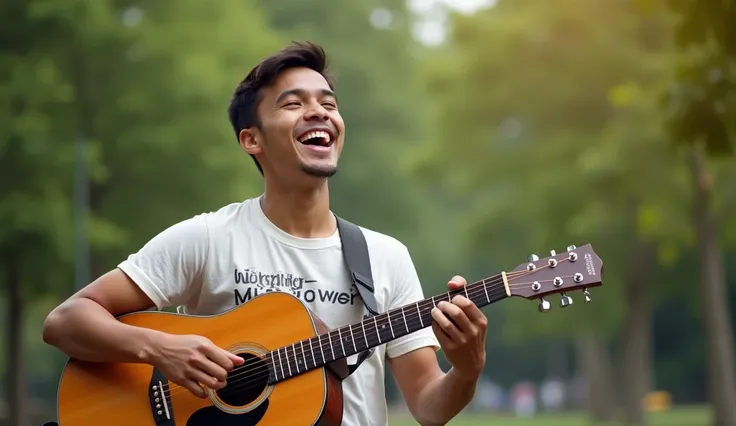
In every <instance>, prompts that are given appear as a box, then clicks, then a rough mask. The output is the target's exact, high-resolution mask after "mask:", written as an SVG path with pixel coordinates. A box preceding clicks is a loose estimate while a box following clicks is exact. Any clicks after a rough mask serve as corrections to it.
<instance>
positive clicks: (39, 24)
mask: <svg viewBox="0 0 736 426" xmlns="http://www.w3.org/2000/svg"><path fill="white" fill-rule="evenodd" d="M44 6H48V5H45V2H39V1H37V2H18V1H11V2H4V3H3V4H2V6H0V28H1V29H0V40H3V48H2V49H1V50H0V76H2V78H0V99H2V102H1V103H0V123H2V124H1V125H0V274H1V275H0V277H2V278H0V280H2V282H3V287H2V293H3V294H4V296H5V300H6V304H7V311H6V310H5V309H3V311H6V312H7V316H6V318H5V322H4V324H5V325H6V330H4V333H3V334H4V335H5V338H6V342H5V345H3V347H4V348H5V352H6V353H5V354H4V355H5V360H6V363H5V369H4V370H5V377H6V385H5V395H6V396H7V399H8V406H9V419H8V420H9V421H10V424H13V425H17V426H26V425H28V419H27V410H26V397H25V395H26V386H25V384H26V383H25V379H26V376H25V372H26V371H27V367H26V365H25V364H26V363H25V362H24V344H23V342H24V338H23V331H24V328H25V327H24V325H25V324H24V319H25V318H26V312H25V309H24V307H25V304H26V303H27V302H28V301H29V300H32V298H34V297H35V295H36V294H38V293H41V292H44V291H50V290H51V289H54V288H58V286H59V285H60V284H63V280H64V278H65V276H66V274H65V273H66V272H67V271H68V269H66V268H65V266H68V263H67V261H69V260H70V259H69V256H67V255H66V253H69V252H71V250H69V246H68V244H66V242H67V241H68V240H69V237H70V233H69V231H68V230H69V229H71V217H70V215H69V210H70V209H69V207H70V206H69V198H68V190H69V185H68V184H67V183H68V182H69V183H70V182H71V175H70V173H69V170H70V169H69V165H70V160H71V159H72V152H71V151H70V149H69V148H70V147H69V145H65V144H60V143H59V141H58V138H57V136H58V135H59V133H60V132H63V131H64V130H66V129H67V128H68V125H67V123H68V121H67V119H68V117H69V115H68V114H67V113H66V111H68V106H69V105H70V100H71V97H72V96H71V91H70V90H69V80H68V76H67V75H66V74H65V73H64V70H63V66H62V64H61V63H60V62H59V61H58V59H59V56H58V52H59V50H58V49H61V48H63V45H64V42H65V41H67V40H69V39H70V37H69V36H70V34H71V33H72V26H73V22H72V21H71V20H69V19H67V17H65V16H59V15H56V14H54V13H51V12H50V11H49V10H48V7H44Z"/></svg>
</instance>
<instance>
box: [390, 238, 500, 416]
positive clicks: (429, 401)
mask: <svg viewBox="0 0 736 426" xmlns="http://www.w3.org/2000/svg"><path fill="white" fill-rule="evenodd" d="M397 260H398V261H399V263H400V265H399V266H398V268H397V276H396V277H395V278H396V280H395V281H394V285H396V286H397V287H396V288H395V293H396V294H397V297H395V298H394V299H393V300H392V303H391V305H392V306H391V308H394V307H399V306H403V305H406V304H408V303H412V302H417V301H419V300H422V299H423V298H424V296H423V293H422V289H421V285H420V283H419V278H418V276H417V273H416V270H415V268H414V265H413V263H412V261H411V258H410V256H409V254H408V252H407V253H406V254H405V255H404V256H401V257H400V258H399V259H397ZM465 284H466V282H465V280H464V279H463V278H462V277H457V276H456V277H454V278H453V279H452V280H451V281H450V283H449V287H450V289H455V288H460V287H462V286H463V285H465ZM432 318H433V320H434V321H433V323H432V330H429V329H424V330H422V331H418V332H417V333H414V334H410V335H408V336H405V337H404V338H402V339H397V341H394V342H391V343H389V344H387V356H388V365H389V368H391V372H392V373H393V375H394V378H395V379H396V383H397V385H398V387H399V389H400V390H401V393H402V395H403V396H404V400H405V401H406V404H407V406H408V408H409V410H410V411H411V413H412V415H413V416H414V418H415V419H416V420H417V421H418V422H419V423H420V424H422V425H424V426H429V425H444V424H446V423H447V422H449V421H450V420H451V419H452V418H453V417H455V416H456V415H457V414H458V413H459V412H460V411H462V410H463V409H464V408H465V407H466V406H467V405H468V403H470V401H471V400H472V399H473V396H474V395H475V389H476V384H477V382H478V378H479V377H480V374H481V371H482V370H483V366H484V365H485V358H486V357H485V333H486V326H487V320H486V317H485V316H484V315H483V313H482V312H481V311H480V310H479V309H478V307H477V306H475V305H474V304H473V303H472V302H471V301H470V300H468V299H467V298H465V297H462V296H456V297H455V298H453V300H452V303H450V302H440V303H438V304H437V307H436V308H434V309H433V310H432ZM450 319H451V320H450ZM403 339H406V340H403ZM435 339H436V340H435ZM433 341H434V342H436V341H438V342H439V346H440V347H441V348H442V350H443V351H444V353H445V356H446V358H447V360H448V361H449V363H450V364H451V365H452V368H451V369H450V371H448V372H447V373H445V372H443V371H442V369H441V368H440V366H439V362H438V361H437V356H436V354H435V349H436V348H437V347H436V346H435V344H433Z"/></svg>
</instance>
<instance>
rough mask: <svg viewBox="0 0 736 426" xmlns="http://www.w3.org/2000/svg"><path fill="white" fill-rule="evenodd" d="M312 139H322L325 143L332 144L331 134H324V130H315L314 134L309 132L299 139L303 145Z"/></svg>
mask: <svg viewBox="0 0 736 426" xmlns="http://www.w3.org/2000/svg"><path fill="white" fill-rule="evenodd" d="M312 138H322V139H323V140H324V141H325V143H330V142H331V139H330V134H329V133H327V132H323V131H322V130H315V131H314V132H309V133H306V134H304V135H303V136H302V137H300V138H299V142H300V143H303V142H304V141H306V140H308V139H312Z"/></svg>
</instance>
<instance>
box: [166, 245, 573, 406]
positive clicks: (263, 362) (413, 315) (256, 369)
mask: <svg viewBox="0 0 736 426" xmlns="http://www.w3.org/2000/svg"><path fill="white" fill-rule="evenodd" d="M563 260H566V259H561V260H560V261H563ZM545 267H547V265H544V266H542V267H539V268H537V269H535V270H533V271H517V272H516V273H513V274H509V275H511V278H517V277H519V276H524V275H529V274H531V273H534V272H536V271H538V270H539V269H542V268H545ZM507 277H508V275H507ZM561 278H563V277H561ZM564 278H569V277H564ZM484 281H490V282H489V283H486V284H485V287H489V286H490V287H496V288H492V289H491V290H489V296H490V294H491V293H493V295H494V297H495V296H498V295H500V294H502V293H504V292H505V288H503V289H501V288H500V287H499V284H501V283H502V282H503V278H502V277H500V278H489V279H486V280H483V281H479V282H478V283H482V282H484ZM494 281H495V282H494ZM547 281H552V280H542V281H539V282H540V283H541V282H547ZM473 284H476V283H473ZM530 284H532V283H531V282H530V283H516V284H510V285H509V287H511V288H518V287H523V286H528V285H530ZM470 285H472V284H469V285H468V286H470ZM454 291H457V290H454ZM460 292H462V291H460ZM483 292H485V289H484V287H483V286H480V287H474V288H472V289H471V290H469V291H467V293H468V295H469V294H471V293H472V294H473V295H474V296H473V297H475V296H479V295H482V294H483ZM435 297H436V296H435ZM469 297H470V296H469ZM443 300H444V299H443ZM430 303H432V304H434V301H433V300H432V298H430V299H425V300H424V301H422V302H419V305H422V304H425V306H423V308H427V307H428V306H429V304H430ZM407 306H409V305H407ZM399 309H401V308H399ZM421 309H422V308H420V309H419V311H421ZM419 311H417V312H410V313H409V318H410V320H407V327H408V323H411V324H412V326H414V325H416V324H417V322H418V321H417V320H419V321H422V319H421V318H420V315H421V312H419ZM385 320H386V321H383V319H382V320H381V321H376V324H378V323H380V324H381V326H382V327H385V326H386V325H387V324H389V321H390V316H387V317H386V318H385ZM392 325H393V324H391V326H392ZM351 326H354V325H351ZM334 331H335V330H333V331H331V332H329V333H326V334H328V342H327V346H328V347H329V349H330V351H332V352H333V354H334V344H335V343H340V344H341V345H342V344H343V342H342V341H341V340H338V341H337V342H335V341H334V339H332V338H331V337H333V336H332V333H334ZM369 331H370V332H371V334H370V338H371V340H373V338H374V337H376V338H378V339H379V342H380V335H379V331H378V330H377V329H376V327H375V326H374V327H371V328H370V329H369ZM374 331H375V332H374ZM365 337H369V334H368V333H366V336H365ZM297 343H298V342H297ZM295 345H296V343H294V344H292V345H288V346H293V348H292V349H294V348H295ZM378 345H380V343H378V344H377V345H375V346H378ZM288 346H285V347H283V349H284V351H285V357H284V358H282V357H280V356H279V357H278V358H277V360H278V362H279V365H280V366H281V367H283V362H284V361H286V362H287V368H290V364H289V362H290V361H294V360H295V359H299V358H303V357H304V355H305V354H302V357H299V355H296V354H295V355H289V354H288V352H287V349H288ZM281 349H282V348H278V350H281ZM318 350H321V352H322V354H323V359H324V353H325V344H322V345H321V346H320V348H319V349H318ZM292 352H294V351H292ZM272 353H273V352H272ZM271 361H272V362H274V363H275V361H274V360H273V359H272V360H271ZM255 364H256V365H252V367H251V368H248V369H245V370H241V371H237V369H236V371H237V373H236V374H234V375H232V376H231V377H230V378H229V379H230V380H231V381H230V382H228V387H227V388H225V389H223V390H221V391H220V393H227V391H228V390H231V389H236V388H238V387H239V386H230V385H233V384H236V383H239V382H241V381H242V380H249V379H252V378H254V377H257V376H260V377H261V378H262V377H263V375H262V374H259V373H263V372H264V371H263V370H264V369H265V372H266V373H267V374H270V371H269V366H268V365H267V364H269V362H268V360H267V359H259V360H258V361H256V363H255ZM243 367H245V366H243ZM295 368H296V367H295ZM307 369H308V368H307V367H305V368H304V371H306V370H307ZM276 373H277V372H276V371H274V374H276ZM300 373H301V371H300V370H299V369H298V368H297V374H300ZM243 376H247V377H243ZM233 379H236V380H233ZM164 386H166V387H167V388H168V389H164V390H163V392H164V393H165V394H166V392H167V391H168V392H169V393H168V395H169V396H172V395H175V394H177V393H178V392H180V391H181V392H183V391H188V390H187V389H184V388H182V386H180V385H177V384H173V385H168V384H165V385H164ZM178 388H182V389H178Z"/></svg>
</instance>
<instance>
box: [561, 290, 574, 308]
mask: <svg viewBox="0 0 736 426" xmlns="http://www.w3.org/2000/svg"><path fill="white" fill-rule="evenodd" d="M570 305H572V297H570V296H566V295H565V293H562V294H561V295H560V307H561V308H566V307H568V306H570Z"/></svg>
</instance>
